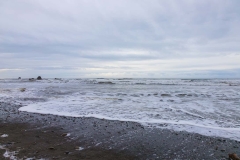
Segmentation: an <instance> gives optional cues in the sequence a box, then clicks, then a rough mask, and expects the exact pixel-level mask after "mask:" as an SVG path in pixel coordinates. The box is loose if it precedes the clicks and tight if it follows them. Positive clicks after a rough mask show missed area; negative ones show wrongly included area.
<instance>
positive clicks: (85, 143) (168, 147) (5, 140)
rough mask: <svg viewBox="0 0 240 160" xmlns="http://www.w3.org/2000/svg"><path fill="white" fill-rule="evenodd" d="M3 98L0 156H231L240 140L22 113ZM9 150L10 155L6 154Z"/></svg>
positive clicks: (116, 159) (101, 159)
mask: <svg viewBox="0 0 240 160" xmlns="http://www.w3.org/2000/svg"><path fill="white" fill-rule="evenodd" d="M19 107H21V105H15V104H9V103H5V102H0V136H1V135H4V134H6V135H8V136H7V137H0V146H1V147H0V159H3V160H4V159H10V157H7V156H10V155H11V156H12V157H15V158H16V159H27V158H32V159H41V158H42V159H46V160H48V159H49V160H52V159H69V160H79V159H88V160H89V159H92V160H125V159H126V160H127V159H129V160H130V159H136V160H138V159H139V160H141V159H144V160H147V159H148V160H152V159H160V160H174V159H176V160H200V159H201V160H202V159H205V160H227V159H229V158H228V154H229V153H236V154H237V155H240V141H235V140H230V139H225V138H221V137H207V136H203V135H200V134H195V133H188V132H176V131H173V130H169V129H159V128H153V127H146V126H142V125H141V124H139V123H136V122H124V121H110V120H105V119H97V118H75V117H64V116H55V115H50V114H36V113H28V112H19V111H18V108H19ZM6 153H8V154H6Z"/></svg>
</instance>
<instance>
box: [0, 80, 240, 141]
mask: <svg viewBox="0 0 240 160" xmlns="http://www.w3.org/2000/svg"><path fill="white" fill-rule="evenodd" d="M21 88H26V90H25V91H23V90H22V89H21ZM22 91H23V92H22ZM0 98H1V100H2V101H5V102H11V103H16V104H19V103H21V104H23V105H24V107H22V108H20V111H27V112H36V113H44V114H55V115H65V116H74V117H82V116H85V117H96V118H105V119H110V120H121V121H135V122H139V123H142V124H144V125H146V126H152V127H160V128H169V129H173V130H177V131H180V130H186V131H188V132H196V133H200V134H203V135H209V136H220V137H225V138H231V139H235V140H240V115H239V113H240V80H239V79H192V80H191V79H44V80H41V81H33V82H30V81H29V80H28V79H22V80H11V79H5V80H0Z"/></svg>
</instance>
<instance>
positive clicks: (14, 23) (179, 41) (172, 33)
mask: <svg viewBox="0 0 240 160" xmlns="http://www.w3.org/2000/svg"><path fill="white" fill-rule="evenodd" d="M239 8H240V1H239V0H201V1H196V0H171V1H166V0H151V1H147V0H141V1H139V0H120V1H113V0H101V1H99V0H51V1H49V0H34V1H32V0H21V1H20V0H19V1H18V0H7V1H5V0H0V78H10V77H12V78H15V77H19V76H21V77H26V78H27V77H36V76H38V75H41V76H42V77H49V78H51V77H52V78H54V77H69V78H74V77H136V78H138V77H146V78H147V77H149V78H152V77H153V78H188V77H191V78H240V9H239Z"/></svg>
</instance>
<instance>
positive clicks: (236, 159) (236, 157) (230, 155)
mask: <svg viewBox="0 0 240 160" xmlns="http://www.w3.org/2000/svg"><path fill="white" fill-rule="evenodd" d="M228 156H229V158H230V159H232V160H240V158H239V157H238V156H237V154H236V153H231V154H228Z"/></svg>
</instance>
